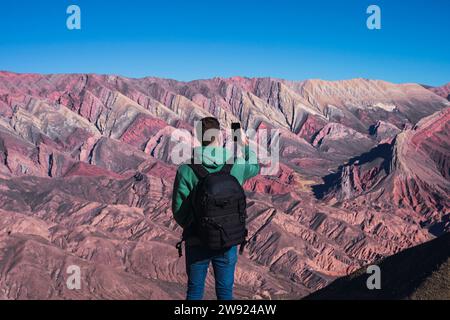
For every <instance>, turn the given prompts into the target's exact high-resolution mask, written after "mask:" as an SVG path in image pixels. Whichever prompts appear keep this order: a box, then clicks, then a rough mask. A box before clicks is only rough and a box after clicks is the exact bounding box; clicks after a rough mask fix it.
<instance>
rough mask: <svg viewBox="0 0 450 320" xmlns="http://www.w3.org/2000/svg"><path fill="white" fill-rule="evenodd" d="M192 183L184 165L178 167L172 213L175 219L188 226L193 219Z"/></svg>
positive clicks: (182, 225) (183, 225)
mask: <svg viewBox="0 0 450 320" xmlns="http://www.w3.org/2000/svg"><path fill="white" fill-rule="evenodd" d="M191 191H192V185H191V183H190V182H189V181H188V179H187V177H186V171H185V170H184V168H183V166H180V167H179V168H178V171H177V174H176V177H175V182H174V185H173V193H172V213H173V217H174V219H175V221H176V222H177V223H178V224H179V225H180V226H181V227H182V228H185V227H187V226H188V225H189V224H190V223H191V222H192V219H193V213H192V210H191V209H192V208H191V202H190V194H191Z"/></svg>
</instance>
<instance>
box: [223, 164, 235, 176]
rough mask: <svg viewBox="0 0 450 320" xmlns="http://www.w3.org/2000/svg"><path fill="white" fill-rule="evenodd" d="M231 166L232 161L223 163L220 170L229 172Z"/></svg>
mask: <svg viewBox="0 0 450 320" xmlns="http://www.w3.org/2000/svg"><path fill="white" fill-rule="evenodd" d="M232 168H233V164H232V163H225V164H224V165H223V167H222V169H220V172H223V173H228V174H229V173H230V172H231V169H232Z"/></svg>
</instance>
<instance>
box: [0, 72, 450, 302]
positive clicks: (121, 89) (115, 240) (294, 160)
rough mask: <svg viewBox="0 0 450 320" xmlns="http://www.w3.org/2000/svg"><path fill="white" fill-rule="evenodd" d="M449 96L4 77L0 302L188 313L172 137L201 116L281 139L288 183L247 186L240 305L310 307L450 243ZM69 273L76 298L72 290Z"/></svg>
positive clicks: (346, 84)
mask: <svg viewBox="0 0 450 320" xmlns="http://www.w3.org/2000/svg"><path fill="white" fill-rule="evenodd" d="M448 94H449V85H446V86H443V87H439V88H436V87H429V86H424V85H419V84H413V83H411V84H393V83H389V82H385V81H380V80H368V79H354V80H345V81H323V80H306V81H287V80H282V79H274V78H244V77H233V78H214V79H207V80H196V81H190V82H181V81H176V80H169V79H161V78H153V77H148V78H141V79H132V78H125V77H120V76H113V75H97V74H53V75H41V74H17V73H12V72H0V298H2V299H177V298H183V297H184V294H185V282H186V275H185V272H184V260H183V259H182V258H181V259H180V258H179V257H178V254H177V251H176V250H175V248H174V245H175V243H176V242H177V241H178V240H179V237H180V234H181V229H180V227H178V226H177V225H176V223H175V222H174V220H173V218H172V212H171V209H170V202H171V193H172V185H173V180H174V177H175V173H176V169H177V166H176V165H175V164H174V163H173V161H172V159H171V151H172V149H173V146H174V145H173V141H172V140H171V134H172V133H173V132H174V131H175V130H177V129H185V130H188V131H189V132H192V131H193V125H194V121H196V120H199V119H200V118H202V117H205V116H214V117H217V118H218V119H219V120H220V122H221V124H222V126H223V128H224V129H225V128H229V127H230V124H231V122H235V121H239V122H241V124H242V126H243V127H244V128H245V129H254V130H261V129H277V130H279V132H280V138H279V152H280V164H279V170H278V172H276V173H274V174H273V175H260V176H258V177H255V178H253V179H251V180H250V181H248V182H247V183H246V184H245V190H246V192H247V195H248V225H249V240H250V241H249V244H248V248H247V250H246V251H245V253H244V255H243V256H241V257H240V259H239V263H238V266H237V271H236V298H242V299H286V298H301V297H304V296H306V295H308V294H310V293H312V292H315V291H317V290H319V289H321V288H323V287H325V286H327V285H328V284H330V283H331V282H333V281H334V280H335V279H336V278H338V277H342V276H345V275H348V274H351V273H352V272H354V271H356V270H359V269H360V268H361V267H363V266H366V265H368V264H370V263H373V262H376V261H379V260H380V259H383V258H385V257H388V256H392V255H394V254H397V253H398V252H401V251H403V250H405V249H408V248H410V247H413V246H417V245H419V244H422V243H425V242H428V241H431V240H432V239H434V238H435V237H437V236H442V235H445V234H446V233H448V232H449V231H450V219H449V216H450V214H449V207H450V202H449V200H448V199H449V193H450V179H449V177H450V160H449V159H450V146H449V141H450V139H449V134H450V128H449V126H450V125H449V120H450V102H449V96H448ZM137 172H139V173H142V179H137V178H136V173H137ZM70 265H77V266H79V267H80V269H81V278H82V281H81V289H80V290H69V289H68V288H67V286H66V280H67V277H68V274H67V273H66V270H67V267H68V266H70ZM206 296H207V297H209V298H212V297H214V289H213V278H212V276H211V275H209V276H208V278H207V294H206Z"/></svg>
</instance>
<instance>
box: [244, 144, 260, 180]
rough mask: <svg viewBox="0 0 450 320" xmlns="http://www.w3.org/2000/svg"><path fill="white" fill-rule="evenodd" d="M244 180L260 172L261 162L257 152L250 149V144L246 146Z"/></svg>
mask: <svg viewBox="0 0 450 320" xmlns="http://www.w3.org/2000/svg"><path fill="white" fill-rule="evenodd" d="M244 160H245V163H244V182H245V180H248V179H250V178H253V177H254V176H256V175H257V174H258V173H259V164H258V159H257V156H256V153H255V152H253V151H252V150H250V146H248V145H247V146H245V147H244Z"/></svg>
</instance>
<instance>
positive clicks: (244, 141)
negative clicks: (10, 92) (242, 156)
mask: <svg viewBox="0 0 450 320" xmlns="http://www.w3.org/2000/svg"><path fill="white" fill-rule="evenodd" d="M238 143H239V144H240V145H241V146H248V144H249V142H248V138H247V135H246V134H245V132H244V130H243V129H242V128H241V129H240V131H239V134H238Z"/></svg>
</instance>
